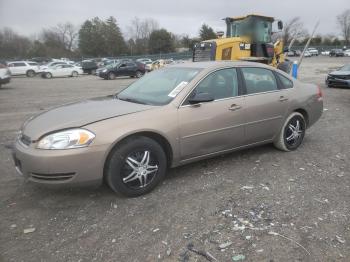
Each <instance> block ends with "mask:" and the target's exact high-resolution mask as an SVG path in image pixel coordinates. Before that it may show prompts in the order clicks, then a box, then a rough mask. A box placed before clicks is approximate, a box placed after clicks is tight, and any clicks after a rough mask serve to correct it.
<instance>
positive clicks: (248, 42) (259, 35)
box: [193, 14, 292, 72]
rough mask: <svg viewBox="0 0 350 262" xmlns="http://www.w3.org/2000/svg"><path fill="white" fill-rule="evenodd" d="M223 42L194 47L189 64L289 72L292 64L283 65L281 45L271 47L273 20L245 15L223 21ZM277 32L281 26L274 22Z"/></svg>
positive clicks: (208, 42) (206, 42) (200, 44)
mask: <svg viewBox="0 0 350 262" xmlns="http://www.w3.org/2000/svg"><path fill="white" fill-rule="evenodd" d="M225 21H226V26H227V29H226V38H218V39H212V40H206V41H203V42H200V43H197V44H195V46H194V48H193V61H194V62H199V61H210V60H245V61H254V62H260V63H264V64H268V65H271V66H273V67H277V68H279V69H281V70H283V71H286V72H289V71H290V68H291V65H292V62H290V61H285V59H284V51H285V50H284V49H283V41H282V40H281V39H278V40H277V41H276V42H275V43H272V37H271V36H272V33H273V32H272V23H273V22H274V21H275V19H274V18H273V17H268V16H261V15H254V14H251V15H247V16H241V17H226V18H225ZM277 24H278V29H279V30H282V29H283V23H282V22H281V21H278V23H277Z"/></svg>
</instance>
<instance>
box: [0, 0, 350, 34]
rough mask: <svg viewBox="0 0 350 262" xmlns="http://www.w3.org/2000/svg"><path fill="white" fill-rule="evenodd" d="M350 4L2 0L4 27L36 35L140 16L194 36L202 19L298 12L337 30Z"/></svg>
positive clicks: (340, 0) (218, 24)
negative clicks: (63, 26)
mask: <svg viewBox="0 0 350 262" xmlns="http://www.w3.org/2000/svg"><path fill="white" fill-rule="evenodd" d="M347 8H350V1H349V0H332V1H319V0H294V1H288V4H287V3H286V1H283V0H279V1H277V0H215V1H206V0H202V1H201V0H131V1H130V0H129V1H128V0H40V1H39V0H0V28H3V27H5V26H7V27H11V28H13V29H14V30H15V31H16V32H18V33H21V34H25V35H27V36H32V35H35V34H36V33H39V32H40V31H41V29H42V28H43V27H50V26H54V25H56V24H57V23H62V22H66V21H70V22H72V23H73V24H76V25H81V24H82V22H84V21H85V20H86V19H88V18H92V17H95V16H98V17H100V18H106V17H108V16H111V15H112V16H114V17H116V18H117V21H118V23H119V25H120V27H121V29H122V31H123V33H124V34H126V33H127V31H126V28H127V26H128V24H129V23H130V20H132V18H134V17H135V16H137V17H140V18H148V17H151V18H154V19H156V20H157V21H158V22H159V24H160V26H161V27H164V28H166V29H167V30H169V31H171V32H173V33H176V34H189V35H191V36H195V35H197V34H198V28H199V27H200V25H201V24H202V23H207V24H209V25H210V26H212V27H213V28H214V30H216V31H217V30H224V29H225V25H224V21H222V20H221V19H222V18H224V17H226V16H239V15H244V14H248V13H257V14H263V15H269V16H273V17H276V18H278V19H281V20H282V21H287V20H288V19H290V18H292V17H294V16H300V17H301V19H302V21H303V22H304V23H305V26H306V27H307V28H308V29H309V31H311V30H312V28H313V26H314V25H315V23H316V22H317V20H320V26H319V29H318V32H319V33H322V34H327V33H333V34H338V33H339V30H338V28H337V25H336V15H338V14H339V13H341V12H342V11H343V10H345V9H347Z"/></svg>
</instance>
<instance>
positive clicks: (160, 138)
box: [103, 131, 173, 176]
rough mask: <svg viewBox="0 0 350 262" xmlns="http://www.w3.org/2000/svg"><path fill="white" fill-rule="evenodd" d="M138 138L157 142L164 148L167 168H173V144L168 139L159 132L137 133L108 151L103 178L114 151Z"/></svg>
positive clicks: (120, 141)
mask: <svg viewBox="0 0 350 262" xmlns="http://www.w3.org/2000/svg"><path fill="white" fill-rule="evenodd" d="M138 136H144V137H148V138H150V139H153V140H154V141H156V142H157V143H158V144H159V145H160V146H161V147H162V148H163V150H164V152H165V155H166V158H167V167H171V165H172V161H173V149H172V147H171V144H170V143H169V141H168V139H166V138H165V137H164V136H163V135H161V134H159V133H157V132H154V131H140V132H136V133H133V134H130V135H127V136H125V137H123V138H121V139H120V140H118V141H116V143H114V144H113V146H112V147H111V148H110V149H109V150H108V152H107V154H106V157H105V159H104V163H103V176H104V175H105V172H106V164H107V162H108V161H109V159H110V157H111V153H112V152H113V150H114V149H115V148H116V147H117V146H118V145H120V144H121V143H123V142H124V141H125V140H128V139H132V138H133V137H138Z"/></svg>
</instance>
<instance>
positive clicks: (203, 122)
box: [178, 68, 244, 160]
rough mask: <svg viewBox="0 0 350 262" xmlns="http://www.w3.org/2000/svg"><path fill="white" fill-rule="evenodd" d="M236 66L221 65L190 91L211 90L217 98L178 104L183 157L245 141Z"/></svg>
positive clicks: (241, 102)
mask: <svg viewBox="0 0 350 262" xmlns="http://www.w3.org/2000/svg"><path fill="white" fill-rule="evenodd" d="M237 76H238V74H237V71H236V69H235V68H226V69H220V70H217V71H215V72H212V73H211V74H209V75H208V76H207V77H206V78H204V79H203V80H202V81H201V82H200V83H199V84H198V85H197V87H196V88H195V89H194V90H193V91H192V93H191V94H190V95H189V98H190V97H192V96H194V95H195V94H198V93H210V94H212V95H213V96H214V97H215V100H214V101H211V102H205V103H200V104H195V105H191V104H189V103H188V100H186V101H185V102H184V103H183V105H182V106H180V107H179V111H178V117H179V132H180V147H181V152H180V154H181V156H180V157H181V159H182V160H186V159H191V158H195V157H198V156H202V155H207V154H213V153H216V152H222V151H225V150H229V149H232V148H235V147H239V146H241V145H242V144H243V143H244V115H243V114H242V109H243V108H244V97H242V96H239V94H240V91H239V84H238V77H237Z"/></svg>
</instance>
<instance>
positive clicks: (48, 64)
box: [39, 61, 68, 72]
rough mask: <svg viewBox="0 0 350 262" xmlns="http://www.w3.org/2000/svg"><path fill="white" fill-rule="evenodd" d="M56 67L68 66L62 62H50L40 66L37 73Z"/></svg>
mask: <svg viewBox="0 0 350 262" xmlns="http://www.w3.org/2000/svg"><path fill="white" fill-rule="evenodd" d="M57 65H68V64H67V63H66V62H64V61H52V62H49V63H47V64H44V65H42V66H40V68H39V72H44V71H45V70H46V69H48V68H51V67H54V66H57Z"/></svg>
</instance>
